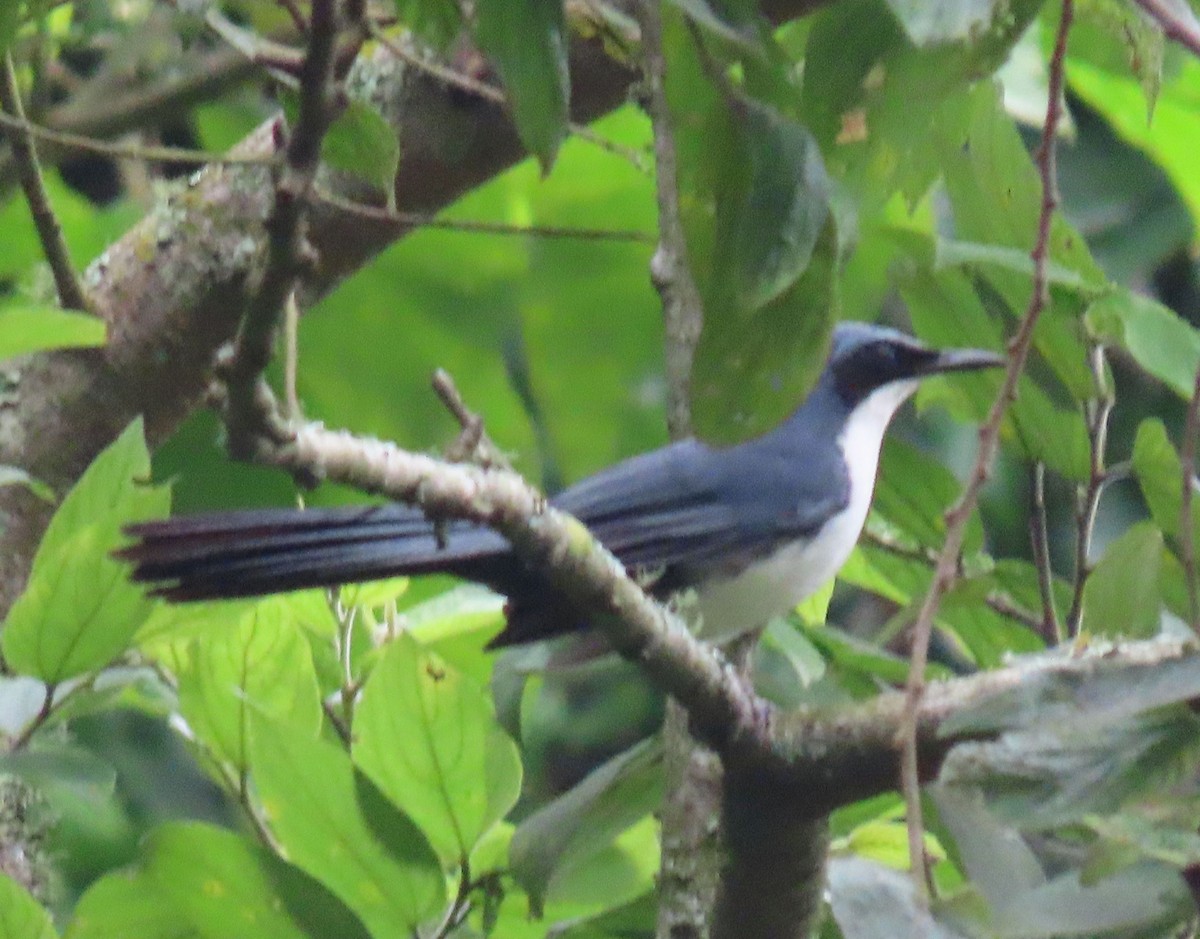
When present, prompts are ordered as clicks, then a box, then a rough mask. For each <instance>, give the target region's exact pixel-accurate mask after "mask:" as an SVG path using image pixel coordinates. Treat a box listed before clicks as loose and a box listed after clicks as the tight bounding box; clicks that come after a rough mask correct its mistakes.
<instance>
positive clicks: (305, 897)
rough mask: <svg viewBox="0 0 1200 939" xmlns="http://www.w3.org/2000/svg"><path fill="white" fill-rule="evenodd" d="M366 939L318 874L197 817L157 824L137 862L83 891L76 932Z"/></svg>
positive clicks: (143, 937)
mask: <svg viewBox="0 0 1200 939" xmlns="http://www.w3.org/2000/svg"><path fill="white" fill-rule="evenodd" d="M249 932H252V933H253V935H254V936H256V937H263V939H310V937H312V936H338V937H346V939H366V936H367V933H366V930H364V929H363V927H362V924H361V923H359V922H358V920H356V919H355V918H354V916H353V915H352V914H351V913H350V912H349V911H348V910H347V909H346V907H344V906H343V905H342V904H341V903H340V902H339V901H338V900H337V898H336V897H334V896H333V895H332V894H330V893H329V892H328V891H326V890H325V888H324V887H322V886H321V884H320V883H319V882H318V881H315V880H312V879H311V878H309V877H308V876H307V875H306V874H304V873H302V872H301V871H299V870H297V869H296V868H294V867H292V866H290V865H289V864H287V863H286V862H284V861H281V860H279V859H278V858H276V857H275V856H274V855H272V854H271V853H270V852H269V851H267V850H266V849H264V848H261V847H259V846H257V845H254V844H251V843H250V842H248V841H246V839H245V838H243V837H241V836H239V835H236V834H234V833H233V832H231V831H226V830H224V829H221V828H215V827H213V826H211V825H205V824H202V823H199V822H176V823H171V824H167V825H163V826H161V827H159V828H156V829H155V830H153V831H152V832H151V833H150V835H149V837H148V838H147V839H146V841H145V843H144V844H143V845H142V848H141V851H140V856H139V858H138V862H137V865H136V866H135V867H134V868H133V869H132V870H129V871H122V872H120V873H114V874H108V875H107V876H105V877H103V878H101V879H100V880H98V881H96V882H95V883H94V884H92V886H91V887H89V888H88V890H87V892H86V893H85V894H84V895H83V897H82V898H80V900H79V903H78V905H77V906H76V908H75V915H74V917H73V919H72V921H71V924H70V926H69V927H68V929H67V936H68V937H69V939H132V937H136V939H177V937H182V936H186V937H189V939H190V937H197V939H201V937H203V939H218V937H235V936H244V935H247V934H248V933H249Z"/></svg>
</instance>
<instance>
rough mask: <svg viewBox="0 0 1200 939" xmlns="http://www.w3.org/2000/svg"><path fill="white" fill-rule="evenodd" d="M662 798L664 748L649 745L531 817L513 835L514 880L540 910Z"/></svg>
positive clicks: (615, 759) (625, 755) (621, 757)
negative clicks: (558, 885) (562, 883)
mask: <svg viewBox="0 0 1200 939" xmlns="http://www.w3.org/2000/svg"><path fill="white" fill-rule="evenodd" d="M661 795H662V745H661V744H660V743H659V742H658V741H657V740H644V741H642V742H641V743H639V744H637V745H636V746H634V747H633V748H631V749H629V750H626V751H625V752H624V753H621V754H619V755H618V756H615V757H613V758H612V759H611V760H609V761H608V762H607V763H605V764H604V765H603V766H600V767H599V768H598V769H596V770H593V771H592V772H591V773H590V774H589V775H588V776H587V778H586V779H584V780H583V782H581V783H579V784H578V785H577V786H575V788H573V789H571V790H570V791H569V792H567V793H566V794H565V795H562V796H560V797H559V798H557V799H555V800H554V801H553V802H551V803H550V804H549V805H547V806H545V807H544V808H542V809H539V810H538V811H537V812H534V813H533V814H532V815H530V816H529V817H528V818H527V819H525V821H523V822H522V823H521V824H520V825H519V826H518V827H517V830H516V832H515V834H514V835H513V840H512V845H511V847H510V848H509V858H510V862H511V865H512V871H513V875H514V876H515V877H516V878H517V880H518V882H519V883H520V884H521V886H522V887H524V888H525V889H526V890H527V891H528V892H529V895H530V898H531V902H533V903H534V904H535V905H539V904H540V903H541V902H542V901H543V900H544V899H545V897H546V896H547V894H548V893H549V892H550V891H551V890H552V889H553V887H554V883H555V881H556V880H558V879H560V878H563V877H566V876H569V875H570V873H571V871H572V870H573V869H575V868H578V867H580V866H581V865H583V864H587V863H590V862H591V861H592V859H594V858H596V857H597V855H600V854H601V853H602V852H604V851H606V850H607V849H608V848H609V847H610V846H611V845H612V844H613V842H614V840H615V839H616V838H617V837H618V836H619V835H620V834H621V833H623V832H625V831H626V830H628V829H629V828H630V827H631V826H633V825H634V824H635V823H636V822H637V821H638V820H639V819H641V818H643V817H644V816H646V815H647V814H648V813H649V812H651V811H653V810H654V809H655V808H657V807H658V804H659V800H660V798H661Z"/></svg>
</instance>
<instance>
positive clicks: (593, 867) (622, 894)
mask: <svg viewBox="0 0 1200 939" xmlns="http://www.w3.org/2000/svg"><path fill="white" fill-rule="evenodd" d="M658 867H659V832H658V822H657V821H656V820H655V818H654V817H653V816H651V815H645V816H643V817H642V818H640V819H639V820H638V821H636V822H634V823H633V824H632V825H630V826H629V827H628V828H626V829H625V830H624V831H623V832H621V833H620V834H618V835H617V836H616V837H615V838H614V839H613V840H612V842H611V843H610V844H608V845H605V846H604V847H603V848H601V849H600V850H598V851H596V852H595V853H594V854H591V855H588V856H587V857H584V858H581V859H580V860H579V863H578V864H575V865H573V866H571V867H566V868H562V869H561V870H560V871H559V872H558V873H557V875H556V876H555V877H554V878H553V880H552V881H551V883H550V888H549V893H548V895H547V898H546V902H547V905H548V908H547V910H546V912H547V915H550V916H553V915H555V912H556V911H555V909H554V907H555V906H560V905H562V906H568V905H569V906H574V905H576V904H578V905H580V906H583V907H585V908H586V909H587V910H588V912H589V913H598V912H600V911H602V910H610V909H613V908H614V907H617V906H620V905H621V904H623V903H628V902H629V901H630V900H633V899H635V898H637V897H639V896H642V895H643V894H645V893H648V892H649V891H651V890H653V889H654V878H655V875H656V874H657V873H658Z"/></svg>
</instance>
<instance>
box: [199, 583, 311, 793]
mask: <svg viewBox="0 0 1200 939" xmlns="http://www.w3.org/2000/svg"><path fill="white" fill-rule="evenodd" d="M289 614H290V606H289V604H288V602H287V601H286V600H283V599H275V598H269V599H266V600H263V601H261V602H260V603H258V604H256V605H255V607H254V608H253V610H252V611H250V612H249V613H247V614H245V615H243V616H242V618H241V619H240V620H239V621H238V622H237V623H236V624H235V625H233V626H225V627H224V628H221V629H220V630H219V631H215V632H213V633H212V634H210V635H208V636H206V637H204V638H203V639H197V640H195V641H193V642H192V643H191V648H190V653H191V654H190V655H189V657H188V662H187V664H186V666H185V667H184V668H183V669H182V670H181V671H180V672H179V675H178V678H179V709H180V711H181V712H182V714H183V716H184V718H185V719H186V720H187V722H188V724H189V725H190V726H191V728H192V730H193V731H194V732H195V733H196V736H197V737H199V738H200V740H202V741H203V742H204V743H205V744H207V745H208V746H209V747H210V748H211V749H212V751H213V753H214V755H215V756H216V757H217V759H219V760H221V761H223V762H225V763H228V764H229V765H230V766H232V767H233V769H234V771H235V773H238V774H240V773H242V772H244V771H245V770H246V769H247V768H248V759H247V747H248V741H247V728H248V726H249V718H248V711H250V710H254V711H256V712H257V713H261V714H265V715H268V716H269V717H272V718H275V719H277V720H280V721H285V722H287V723H290V724H293V725H295V726H296V727H298V728H303V729H306V730H308V731H309V732H310V733H312V734H314V735H315V734H316V732H317V730H318V729H319V728H320V726H321V701H320V697H319V694H318V691H317V677H316V674H315V672H314V671H313V663H312V655H311V654H310V652H309V646H308V643H307V642H306V641H305V638H304V636H303V634H302V632H301V630H300V628H299V625H298V624H297V623H296V622H295V621H294V619H293V618H292V617H291V616H290V615H289Z"/></svg>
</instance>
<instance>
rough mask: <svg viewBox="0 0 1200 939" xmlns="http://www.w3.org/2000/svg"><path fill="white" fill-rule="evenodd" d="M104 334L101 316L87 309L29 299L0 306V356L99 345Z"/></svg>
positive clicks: (1, 357) (0, 357) (7, 357)
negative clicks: (77, 309) (56, 305)
mask: <svg viewBox="0 0 1200 939" xmlns="http://www.w3.org/2000/svg"><path fill="white" fill-rule="evenodd" d="M105 334H106V328H105V325H104V320H102V319H100V318H99V317H98V316H92V315H91V314H89V313H78V312H75V311H74V310H62V309H59V308H58V307H54V306H49V305H35V304H30V303H20V304H16V303H9V304H5V305H4V306H0V359H10V358H12V357H13V356H16V355H27V354H28V353H30V352H41V351H42V350H44V349H65V348H78V347H83V346H102V345H104V341H105Z"/></svg>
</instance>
